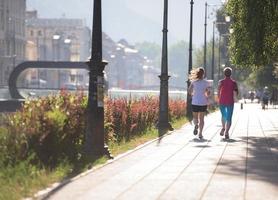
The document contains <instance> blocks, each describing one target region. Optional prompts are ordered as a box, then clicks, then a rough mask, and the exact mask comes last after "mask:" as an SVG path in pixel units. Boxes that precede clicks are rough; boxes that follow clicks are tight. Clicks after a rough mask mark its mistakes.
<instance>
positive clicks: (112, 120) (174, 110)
mask: <svg viewBox="0 0 278 200" xmlns="http://www.w3.org/2000/svg"><path fill="white" fill-rule="evenodd" d="M86 102H87V97H86V96H84V94H82V93H77V94H71V93H67V92H65V91H62V92H61V93H60V95H58V96H48V97H45V98H42V99H36V100H27V101H26V102H25V104H24V105H23V107H22V109H21V110H20V111H17V112H16V113H13V114H10V115H7V116H6V117H2V118H1V120H2V121H3V122H4V123H3V125H1V126H0V199H22V198H23V197H27V196H31V195H32V194H34V193H35V192H36V191H38V190H39V189H41V188H45V187H46V186H47V185H49V183H53V182H55V181H59V180H61V179H62V178H65V177H69V176H72V175H76V174H78V173H80V172H81V171H83V170H84V169H85V168H86V167H90V166H91V165H92V163H95V162H102V163H103V162H104V160H103V158H102V159H101V160H97V161H96V160H92V159H91V158H90V159H87V157H86V156H85V155H83V154H82V152H83V151H82V146H83V143H84V132H85V123H84V121H86V120H85V117H86V112H85V111H86V105H87V103H86ZM185 108H186V107H185V102H184V101H183V100H170V101H169V110H170V112H169V114H170V119H171V120H177V119H181V118H183V117H184V114H185ZM157 116H158V99H157V98H151V97H145V98H142V99H135V100H132V101H131V100H126V99H106V100H105V138H106V141H107V142H108V143H109V145H110V146H112V147H113V146H114V148H115V152H123V151H124V150H123V149H130V148H134V147H135V146H137V145H139V144H141V143H143V142H145V141H147V140H148V139H150V138H154V137H155V135H156V137H157V130H154V129H153V126H154V124H155V123H156V121H157ZM147 130H151V131H150V132H151V134H148V136H146V137H144V139H140V136H141V135H142V134H143V133H145V132H148V133H149V131H147ZM134 138H137V139H136V141H133V142H132V143H128V144H127V145H126V147H124V148H121V147H120V146H121V145H122V144H123V143H126V142H127V141H130V140H133V139H134Z"/></svg>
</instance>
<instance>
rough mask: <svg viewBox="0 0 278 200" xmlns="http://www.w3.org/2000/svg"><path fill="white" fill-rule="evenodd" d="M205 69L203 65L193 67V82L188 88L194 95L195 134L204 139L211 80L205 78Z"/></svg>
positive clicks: (191, 74) (189, 92) (190, 93)
mask: <svg viewBox="0 0 278 200" xmlns="http://www.w3.org/2000/svg"><path fill="white" fill-rule="evenodd" d="M204 75H205V70H204V68H202V67H199V68H197V69H193V70H192V71H191V73H190V80H191V84H190V86H189V88H188V94H189V95H192V111H193V123H194V125H195V127H194V131H193V134H194V135H197V134H198V128H199V138H200V139H203V135H202V132H203V128H204V116H205V113H206V111H207V105H208V96H209V82H208V81H207V80H204Z"/></svg>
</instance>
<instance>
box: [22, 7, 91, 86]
mask: <svg viewBox="0 0 278 200" xmlns="http://www.w3.org/2000/svg"><path fill="white" fill-rule="evenodd" d="M26 40H27V45H26V59H27V60H38V61H86V60H88V58H89V56H90V48H91V45H90V44H91V31H90V29H89V28H88V27H87V26H86V25H85V21H84V20H82V19H68V18H58V19H53V18H38V15H37V11H35V10H34V11H27V12H26ZM79 71H80V70H59V71H58V72H57V71H56V72H53V71H52V72H51V71H50V70H44V69H40V70H39V71H38V70H31V71H30V73H29V74H28V76H27V77H26V79H27V80H28V82H29V83H30V82H31V85H32V83H34V86H35V85H36V84H40V82H47V85H46V86H45V87H49V88H57V87H58V88H61V87H70V85H72V86H78V85H79V84H80V85H81V84H83V85H84V82H85V81H86V80H85V78H84V76H85V75H86V74H87V72H86V71H85V70H83V72H81V74H80V72H79Z"/></svg>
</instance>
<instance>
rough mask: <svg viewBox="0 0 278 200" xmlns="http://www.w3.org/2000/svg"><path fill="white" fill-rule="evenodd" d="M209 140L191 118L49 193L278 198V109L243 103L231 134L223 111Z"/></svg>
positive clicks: (208, 128) (209, 123)
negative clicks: (225, 135)
mask: <svg viewBox="0 0 278 200" xmlns="http://www.w3.org/2000/svg"><path fill="white" fill-rule="evenodd" d="M205 120H206V121H205V123H206V124H205V130H204V140H199V139H198V138H197V137H195V136H194V135H193V134H192V131H193V126H192V125H190V124H186V125H185V126H184V127H183V128H181V129H179V130H175V131H174V132H172V133H171V134H170V135H167V136H166V137H164V138H163V139H162V140H161V141H160V143H158V141H153V142H151V143H149V144H147V145H145V146H144V147H142V148H139V149H137V150H135V151H133V152H132V153H129V154H127V155H125V156H122V157H120V158H118V159H116V160H115V161H113V162H111V163H109V164H107V165H105V166H104V167H102V168H100V169H97V170H93V171H92V172H90V173H88V174H87V175H85V176H82V177H79V178H75V179H74V180H72V181H70V182H69V183H68V184H65V185H64V186H63V187H60V188H59V189H57V191H56V192H55V193H50V194H51V195H50V196H49V197H48V199H57V200H63V199H67V200H70V199H80V200H81V199H82V200H84V199H88V200H89V199H90V200H94V199H95V200H102V199H109V200H110V199H128V200H131V199H138V200H141V199H165V200H169V199H185V200H188V199H213V200H214V199H225V200H227V199H232V200H235V199H250V200H254V199H260V200H261V199H265V200H271V199H273V200H274V199H277V198H278V109H273V108H272V106H270V107H269V109H267V110H262V109H261V106H260V105H259V104H257V103H253V104H251V103H248V104H244V105H243V109H242V110H241V109H240V105H239V104H237V105H236V106H235V110H234V117H233V126H232V128H231V131H230V134H231V139H230V140H226V141H225V140H223V139H222V138H221V137H220V135H219V132H220V129H221V126H220V113H219V112H216V113H213V114H210V115H208V116H207V117H206V119H205Z"/></svg>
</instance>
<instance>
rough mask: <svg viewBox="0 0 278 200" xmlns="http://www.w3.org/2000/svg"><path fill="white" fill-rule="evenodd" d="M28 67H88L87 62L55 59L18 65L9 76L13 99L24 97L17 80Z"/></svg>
mask: <svg viewBox="0 0 278 200" xmlns="http://www.w3.org/2000/svg"><path fill="white" fill-rule="evenodd" d="M28 68H36V69H42V68H44V69H87V70H88V65H87V64H86V63H85V62H53V61H28V62H23V63H21V64H19V65H17V66H16V67H15V68H14V69H13V71H12V73H11V75H10V77H9V92H10V95H11V98H12V99H24V97H23V96H21V94H20V93H19V91H18V89H17V86H16V81H17V78H18V77H19V75H20V74H21V73H22V72H23V71H24V70H26V69H28Z"/></svg>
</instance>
